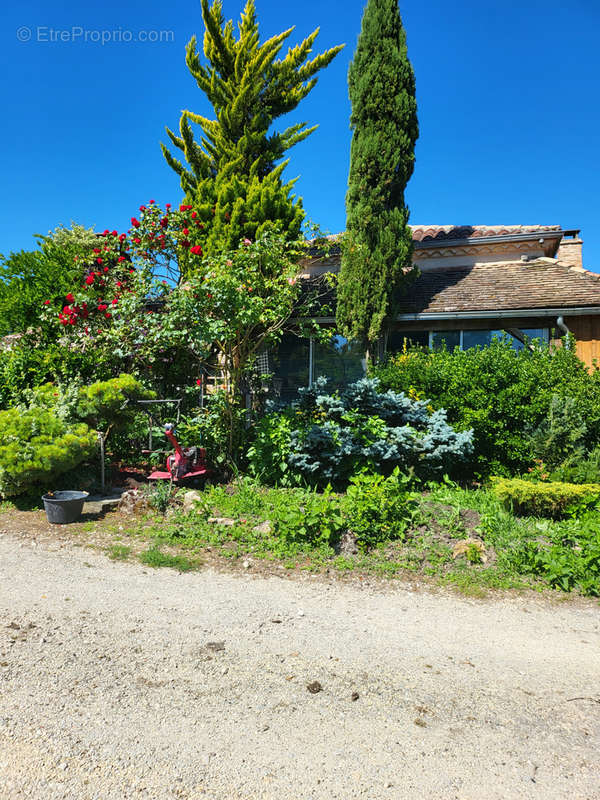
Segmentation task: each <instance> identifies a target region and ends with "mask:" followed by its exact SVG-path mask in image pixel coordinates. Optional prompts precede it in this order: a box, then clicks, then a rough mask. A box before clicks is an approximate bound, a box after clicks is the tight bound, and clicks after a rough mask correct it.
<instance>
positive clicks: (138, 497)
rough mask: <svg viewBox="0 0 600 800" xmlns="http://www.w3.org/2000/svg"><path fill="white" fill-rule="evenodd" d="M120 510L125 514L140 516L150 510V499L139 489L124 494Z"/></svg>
mask: <svg viewBox="0 0 600 800" xmlns="http://www.w3.org/2000/svg"><path fill="white" fill-rule="evenodd" d="M118 510H119V511H122V512H123V514H139V513H140V512H142V511H147V510H148V498H147V497H146V495H145V494H143V493H142V492H140V490H139V489H130V490H129V491H127V492H123V494H122V495H121V499H120V500H119V505H118Z"/></svg>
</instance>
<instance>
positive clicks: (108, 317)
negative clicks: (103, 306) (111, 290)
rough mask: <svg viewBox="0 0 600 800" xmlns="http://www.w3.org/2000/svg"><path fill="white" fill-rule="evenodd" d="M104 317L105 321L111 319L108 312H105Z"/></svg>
mask: <svg viewBox="0 0 600 800" xmlns="http://www.w3.org/2000/svg"><path fill="white" fill-rule="evenodd" d="M104 316H105V317H106V319H110V318H111V317H112V314H109V313H108V311H107V312H106V314H105V315H104Z"/></svg>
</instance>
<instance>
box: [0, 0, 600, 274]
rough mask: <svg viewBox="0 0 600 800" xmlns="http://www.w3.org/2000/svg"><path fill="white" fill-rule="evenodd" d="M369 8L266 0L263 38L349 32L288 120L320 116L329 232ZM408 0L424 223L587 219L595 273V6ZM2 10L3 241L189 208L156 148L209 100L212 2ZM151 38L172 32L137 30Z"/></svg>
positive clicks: (234, 9)
mask: <svg viewBox="0 0 600 800" xmlns="http://www.w3.org/2000/svg"><path fill="white" fill-rule="evenodd" d="M241 3H242V0H235V2H234V0H224V9H225V13H226V15H227V16H228V17H233V18H234V19H236V20H237V18H238V15H239V12H240V10H241ZM7 5H8V4H7ZM363 7H364V2H363V0H343V1H342V0H303V2H302V3H282V2H275V1H274V0H257V10H258V17H259V20H260V22H261V32H262V34H263V37H267V36H270V35H272V34H274V33H278V32H280V31H281V30H283V29H285V28H288V27H290V26H292V25H295V26H296V31H295V32H294V34H292V37H291V39H290V40H289V41H290V43H291V44H296V43H297V42H298V41H299V40H300V38H301V37H304V36H306V35H307V34H308V33H310V32H311V31H312V30H313V29H314V28H315V27H317V26H320V27H321V33H320V35H319V37H318V39H317V46H318V47H320V49H325V48H327V47H331V46H333V45H334V44H338V43H341V42H345V43H346V48H345V50H344V51H343V52H342V53H341V54H340V55H339V56H338V57H337V59H336V60H335V61H334V63H333V64H332V65H331V66H330V67H329V68H328V69H327V70H326V71H325V72H323V73H321V77H320V78H319V83H318V85H317V87H316V88H315V89H314V90H313V92H312V94H311V95H310V96H309V97H308V98H307V99H306V100H305V101H304V102H303V103H302V104H301V106H300V107H299V109H298V110H297V112H296V113H295V114H294V115H293V117H291V119H290V121H293V120H294V119H296V120H299V119H302V120H307V121H308V122H310V123H311V124H314V123H318V124H319V126H320V127H319V129H318V130H317V132H316V133H314V134H313V135H312V136H311V137H309V139H307V140H306V141H305V142H303V143H302V144H300V145H298V146H297V147H296V148H294V149H293V150H292V151H291V159H292V160H291V164H290V167H289V168H288V172H287V174H288V175H289V177H292V176H296V175H298V176H300V177H299V180H298V183H297V191H298V193H299V194H300V195H301V196H302V197H303V199H304V205H305V208H306V211H307V215H308V217H309V218H310V219H312V220H313V221H315V222H317V223H319V224H320V225H321V227H322V228H323V229H325V230H329V231H332V232H334V231H339V230H342V229H343V227H344V219H345V211H344V195H345V190H346V183H347V175H348V159H349V147H350V131H349V127H348V118H349V113H350V105H349V100H348V94H347V82H346V77H347V70H348V63H349V61H350V59H351V57H352V53H353V51H354V48H355V45H356V39H357V36H358V33H359V31H360V23H361V16H362V11H363ZM400 8H401V13H402V17H403V21H404V25H405V28H406V31H407V37H408V49H409V55H410V57H411V60H412V62H413V65H414V69H415V73H416V80H417V100H418V106H419V122H420V128H421V137H420V139H419V142H418V145H417V153H416V168H415V174H414V176H413V178H412V180H411V182H410V184H409V187H408V192H407V197H408V202H409V204H410V208H411V222H413V223H416V224H451V223H452V224H465V225H466V224H469V225H471V224H488V225H494V224H556V223H560V224H561V225H562V226H563V227H565V228H572V227H577V228H581V229H582V236H583V238H584V242H585V244H584V264H585V266H586V267H588V269H593V270H595V271H600V228H599V213H598V212H599V210H600V208H599V206H600V202H599V199H598V197H599V187H598V179H599V177H600V175H599V172H600V169H599V155H598V153H599V151H600V148H599V145H600V136H599V130H600V103H599V102H598V85H599V79H600V48H598V42H597V39H598V31H599V30H600V6H599V5H598V3H597V0H570V2H569V3H566V2H564V0H520V1H519V2H517V0H502V2H500V0H487V2H485V3H481V2H474V0H455V2H453V3H449V2H448V1H447V0H402V2H401V4H400ZM3 12H4V14H3V16H4V24H3V26H2V35H1V36H2V41H1V53H2V59H3V61H4V63H3V64H2V95H1V99H2V108H3V112H4V113H3V117H4V124H3V125H2V128H1V131H0V147H1V150H2V153H3V154H4V158H3V164H2V172H3V188H4V191H3V192H2V199H1V203H2V213H1V214H0V252H4V253H8V252H9V251H10V250H18V249H21V248H24V249H28V248H32V247H33V246H34V240H33V238H32V234H33V233H36V232H42V233H44V232H46V231H48V230H49V229H51V228H54V227H55V226H56V225H58V224H59V223H65V224H69V223H70V221H71V220H75V221H77V222H80V223H83V224H86V225H95V226H96V227H97V228H99V229H100V230H103V229H104V228H110V229H112V228H115V227H116V228H119V229H124V228H126V227H128V225H129V220H130V217H131V216H132V215H133V214H135V213H136V212H137V209H138V207H139V205H140V204H141V203H143V202H146V201H147V200H148V199H150V198H154V199H156V200H157V201H158V202H163V203H164V202H168V201H171V202H174V203H175V202H177V201H178V200H179V199H180V196H181V192H180V188H179V183H178V179H177V176H176V175H175V174H174V173H173V172H171V170H170V168H169V167H168V166H167V165H166V163H165V162H164V160H163V158H162V155H161V152H160V149H159V141H161V140H163V141H165V140H166V138H165V134H164V127H165V125H169V126H170V127H172V128H174V129H177V126H178V121H179V115H180V110H181V109H183V108H188V109H190V110H193V111H196V112H198V113H209V111H210V109H209V107H208V106H207V104H206V102H205V100H204V98H203V96H202V94H201V93H200V91H199V90H198V89H197V87H196V85H195V82H194V81H193V79H192V78H191V76H190V75H189V73H188V71H187V68H186V66H185V61H184V57H185V45H186V43H187V42H188V40H189V38H190V36H191V35H192V34H193V33H197V34H198V35H199V36H200V37H201V34H202V20H201V16H200V10H199V2H197V0H169V2H157V0H121V2H116V1H115V0H106V1H105V2H103V3H94V4H87V3H81V0H57V2H53V3H48V2H47V0H46V1H44V2H42V0H21V2H19V3H12V4H10V5H9V6H8V7H6V6H5V8H4V9H3ZM103 31H106V32H107V33H105V34H103V33H102V32H103ZM140 31H144V32H147V33H148V34H149V37H150V38H152V37H155V36H158V38H160V37H161V34H160V32H161V31H164V32H167V33H166V34H163V35H162V38H163V41H162V42H161V41H155V42H149V41H145V42H141V41H127V40H128V39H130V38H133V39H136V38H139V36H140ZM154 32H158V33H154ZM103 35H104V37H105V38H107V37H110V38H112V39H113V41H111V42H107V43H105V44H104V45H102V44H101V43H100V42H99V41H97V40H98V39H99V38H102V36H103ZM86 38H87V41H86ZM119 38H120V39H121V41H119ZM147 38H148V37H147ZM52 39H54V40H52ZM61 39H62V40H61ZM165 39H166V40H165ZM20 40H24V41H20Z"/></svg>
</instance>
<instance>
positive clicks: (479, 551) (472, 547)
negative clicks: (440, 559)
mask: <svg viewBox="0 0 600 800" xmlns="http://www.w3.org/2000/svg"><path fill="white" fill-rule="evenodd" d="M459 556H464V557H465V558H466V559H467V561H470V562H471V563H472V564H485V563H486V561H487V560H488V559H487V555H486V551H485V545H484V543H483V542H482V541H481V540H480V539H461V540H460V541H458V542H457V543H456V544H455V545H454V549H453V550H452V558H453V559H457V558H458V557H459Z"/></svg>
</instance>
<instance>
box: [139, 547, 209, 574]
mask: <svg viewBox="0 0 600 800" xmlns="http://www.w3.org/2000/svg"><path fill="white" fill-rule="evenodd" d="M138 558H139V560H140V561H141V562H142V564H145V565H146V566H147V567H154V568H155V569H156V568H158V567H171V568H172V569H176V570H178V571H179V572H190V571H191V570H194V569H197V568H198V566H199V562H198V560H190V559H189V558H186V557H185V556H182V555H171V554H170V553H163V552H162V550H160V548H159V547H158V546H157V545H154V546H153V547H150V548H149V549H148V550H144V552H143V553H140V554H139V556H138Z"/></svg>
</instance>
